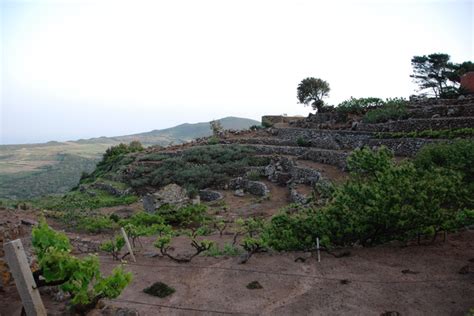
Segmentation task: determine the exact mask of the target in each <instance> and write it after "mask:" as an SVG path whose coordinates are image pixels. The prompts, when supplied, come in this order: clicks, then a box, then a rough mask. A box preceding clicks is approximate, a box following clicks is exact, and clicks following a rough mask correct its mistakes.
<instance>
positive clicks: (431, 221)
mask: <svg viewBox="0 0 474 316" xmlns="http://www.w3.org/2000/svg"><path fill="white" fill-rule="evenodd" d="M472 161H474V142H473V141H470V140H461V141H457V142H453V143H451V144H437V145H430V146H425V147H424V148H423V149H422V150H421V151H420V152H419V153H418V155H417V156H416V158H415V160H414V161H403V162H402V163H399V164H396V163H395V162H394V160H393V156H392V153H391V152H390V151H389V150H388V149H386V148H381V149H378V150H376V151H373V150H370V149H367V148H363V149H359V150H355V151H354V152H353V153H352V155H351V156H350V157H349V158H348V168H349V170H350V173H351V176H350V179H349V180H348V181H347V182H345V183H343V184H341V185H339V186H335V187H334V189H333V190H332V191H331V192H330V193H329V194H330V197H329V198H328V202H327V204H325V205H323V206H319V205H317V204H314V205H312V206H309V207H301V208H300V209H298V210H297V211H292V210H286V211H282V212H281V213H280V214H278V215H276V216H274V217H273V218H272V219H271V221H270V223H268V224H267V225H265V227H264V230H263V233H262V238H263V241H264V243H265V244H266V245H267V246H269V247H271V248H273V249H276V250H311V249H314V245H315V244H316V238H320V240H321V243H322V244H323V245H325V246H352V245H354V244H360V245H363V246H371V245H376V244H382V243H385V242H388V241H392V240H401V241H406V240H410V239H413V238H416V237H418V236H420V235H423V236H433V237H434V236H436V234H437V232H439V231H454V230H457V229H458V228H460V227H463V226H469V225H472V224H474V199H473V196H474V184H473V183H474V181H473V180H474V167H473V164H472Z"/></svg>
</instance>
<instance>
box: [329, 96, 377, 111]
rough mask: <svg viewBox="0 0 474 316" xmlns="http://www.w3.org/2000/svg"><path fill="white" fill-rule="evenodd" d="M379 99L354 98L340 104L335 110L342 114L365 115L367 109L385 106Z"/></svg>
mask: <svg viewBox="0 0 474 316" xmlns="http://www.w3.org/2000/svg"><path fill="white" fill-rule="evenodd" d="M384 103H385V102H384V101H383V100H382V99H379V98H353V97H351V98H350V99H349V100H346V101H343V102H341V103H339V105H338V106H337V107H336V108H335V110H336V111H337V112H339V113H342V114H364V113H365V112H366V111H367V109H369V108H372V107H378V106H382V105H384Z"/></svg>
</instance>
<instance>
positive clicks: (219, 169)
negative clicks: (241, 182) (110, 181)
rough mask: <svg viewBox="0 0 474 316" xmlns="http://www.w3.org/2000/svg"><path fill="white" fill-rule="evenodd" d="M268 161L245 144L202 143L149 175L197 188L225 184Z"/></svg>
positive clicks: (156, 182)
mask: <svg viewBox="0 0 474 316" xmlns="http://www.w3.org/2000/svg"><path fill="white" fill-rule="evenodd" d="M267 162H268V158H261V157H255V156H254V152H253V151H252V150H251V149H249V148H247V147H244V146H222V145H213V146H201V147H196V148H192V149H190V150H187V151H185V152H183V154H182V155H181V156H180V157H174V158H168V159H165V160H163V161H162V163H161V164H160V165H158V166H157V168H156V169H155V170H154V171H153V172H151V173H150V174H149V175H146V176H145V177H147V178H149V179H151V183H149V184H151V185H154V186H158V187H162V186H165V185H167V184H170V183H176V184H178V185H181V186H184V187H185V188H186V189H187V190H188V191H195V190H198V189H205V188H207V187H218V186H222V185H224V184H225V183H227V182H228V181H229V179H230V178H232V177H236V176H239V175H242V174H243V173H244V172H245V169H246V168H247V167H250V166H259V165H265V163H267ZM142 176H143V175H142ZM142 176H140V177H142ZM130 183H131V185H136V183H137V182H136V180H135V179H133V178H132V179H131V180H130ZM142 183H143V182H142V181H139V184H142Z"/></svg>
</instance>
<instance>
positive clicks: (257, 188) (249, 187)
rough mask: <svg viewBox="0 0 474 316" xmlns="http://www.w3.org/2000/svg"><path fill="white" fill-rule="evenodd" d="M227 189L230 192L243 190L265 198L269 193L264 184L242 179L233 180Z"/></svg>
mask: <svg viewBox="0 0 474 316" xmlns="http://www.w3.org/2000/svg"><path fill="white" fill-rule="evenodd" d="M229 188H230V189H232V190H243V191H244V192H248V193H250V194H253V195H257V196H266V195H268V193H270V190H268V187H267V185H266V184H265V183H263V182H260V181H250V180H247V179H245V178H242V177H238V178H234V179H232V180H230V182H229Z"/></svg>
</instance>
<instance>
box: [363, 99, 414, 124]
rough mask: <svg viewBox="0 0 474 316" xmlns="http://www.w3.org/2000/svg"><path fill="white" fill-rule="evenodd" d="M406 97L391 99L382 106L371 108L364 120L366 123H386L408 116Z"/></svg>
mask: <svg viewBox="0 0 474 316" xmlns="http://www.w3.org/2000/svg"><path fill="white" fill-rule="evenodd" d="M406 103H407V102H406V101H405V100H404V99H389V100H387V101H386V102H385V104H383V105H382V106H381V107H379V108H376V109H373V110H369V111H368V112H367V113H365V115H364V117H363V118H362V121H363V122H364V123H372V124H373V123H384V122H387V121H389V120H401V119H406V118H407V117H408V112H407V109H406Z"/></svg>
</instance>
